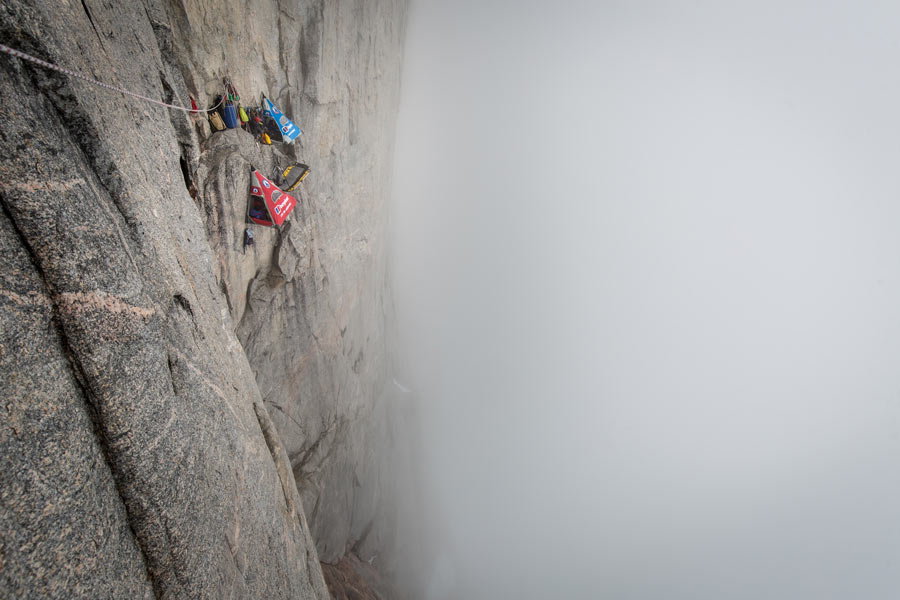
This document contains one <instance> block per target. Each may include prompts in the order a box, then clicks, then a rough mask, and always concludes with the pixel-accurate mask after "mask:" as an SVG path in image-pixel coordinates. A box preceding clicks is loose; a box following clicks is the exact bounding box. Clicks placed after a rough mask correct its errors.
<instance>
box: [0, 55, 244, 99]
mask: <svg viewBox="0 0 900 600" xmlns="http://www.w3.org/2000/svg"><path fill="white" fill-rule="evenodd" d="M0 51H2V52H5V53H6V54H9V55H10V56H15V57H16V58H20V59H22V60H27V61H28V62H32V63H34V64H36V65H39V66H41V67H44V68H45V69H50V70H51V71H57V72H59V73H65V74H66V75H70V76H72V77H77V78H78V79H81V80H82V81H86V82H88V83H91V84H93V85H98V86H100V87H102V88H106V89H108V90H112V91H114V92H119V93H121V94H125V95H126V96H131V97H132V98H137V99H138V100H143V101H145V102H151V103H153V104H158V105H159V106H164V107H165V108H171V109H174V110H183V111H184V112H192V113H196V112H212V111H214V110H216V109H217V108H219V106H221V105H222V103H223V102H225V98H226V97H227V94H223V95H222V99H221V100H220V101H219V103H218V104H216V105H215V106H213V107H212V108H197V109H194V108H190V107H185V106H179V105H178V104H168V103H166V102H160V101H159V100H154V99H153V98H148V97H147V96H141V95H140V94H135V93H134V92H129V91H128V90H126V89H122V88H120V87H116V86H114V85H109V84H108V83H103V82H102V81H98V80H96V79H94V78H92V77H88V76H87V75H82V74H81V73H78V72H77V71H72V70H71V69H66V68H65V67H60V66H59V65H54V64H53V63H50V62H47V61H46V60H41V59H40V58H38V57H36V56H32V55H30V54H28V53H27V52H22V51H21V50H16V49H15V48H10V47H9V46H6V45H5V44H0Z"/></svg>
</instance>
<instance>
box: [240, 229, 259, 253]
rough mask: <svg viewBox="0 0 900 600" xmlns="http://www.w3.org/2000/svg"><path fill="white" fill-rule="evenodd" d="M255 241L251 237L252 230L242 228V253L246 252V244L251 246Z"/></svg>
mask: <svg viewBox="0 0 900 600" xmlns="http://www.w3.org/2000/svg"><path fill="white" fill-rule="evenodd" d="M255 243H256V240H254V239H253V232H252V231H250V228H249V227H248V228H246V229H245V230H244V250H243V252H244V254H247V246H252V245H254V244H255Z"/></svg>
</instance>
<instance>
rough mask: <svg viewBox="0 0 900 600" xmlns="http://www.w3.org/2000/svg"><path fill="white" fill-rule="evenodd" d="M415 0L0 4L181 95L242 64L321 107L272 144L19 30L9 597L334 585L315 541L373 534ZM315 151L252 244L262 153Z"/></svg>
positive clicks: (10, 219) (27, 24) (4, 580)
mask: <svg viewBox="0 0 900 600" xmlns="http://www.w3.org/2000/svg"><path fill="white" fill-rule="evenodd" d="M51 4H52V5H51ZM404 18H405V2H403V1H383V2H364V1H362V0H357V1H355V2H281V1H274V0H271V1H266V0H260V1H259V2H249V1H247V2H231V3H220V2H204V1H197V2H183V3H182V2H178V1H175V0H170V1H167V0H145V1H143V2H138V3H124V4H123V3H110V2H104V1H101V0H83V1H79V2H74V1H72V0H68V1H61V2H59V3H48V4H47V5H43V4H37V3H34V4H33V3H30V2H22V1H20V0H10V1H9V2H6V3H4V5H3V6H2V7H0V37H2V39H3V40H4V42H5V43H8V44H9V45H13V46H16V47H18V48H20V49H22V50H25V51H28V52H30V53H32V54H35V55H37V56H40V57H42V58H45V59H48V60H51V61H53V62H57V63H59V64H62V65H64V66H67V67H70V68H73V69H76V70H79V71H82V72H84V73H86V74H88V75H91V76H94V77H97V78H99V79H102V80H104V81H107V82H109V83H112V84H115V85H119V86H123V87H126V88H128V89H131V90H134V91H136V92H139V93H142V94H145V95H148V96H151V97H156V98H162V99H174V100H176V101H178V102H185V101H186V97H187V94H188V93H192V94H194V95H195V97H197V98H199V99H200V100H201V102H205V101H209V100H210V99H211V96H212V95H213V94H214V93H215V92H216V91H217V90H218V87H219V86H218V84H217V83H216V82H217V81H220V80H221V77H222V75H225V74H229V75H230V76H231V77H232V79H233V80H234V82H235V84H236V85H237V86H238V89H239V91H240V92H241V94H242V95H243V96H244V98H245V100H246V99H248V98H250V97H253V98H255V99H258V97H259V95H260V94H261V93H263V92H265V93H267V94H268V96H269V97H270V98H272V99H273V100H274V101H275V102H276V103H278V104H279V106H280V107H281V108H282V109H283V110H284V111H285V112H286V113H287V114H289V115H291V116H292V117H294V119H295V120H296V121H297V122H298V124H300V126H301V127H303V128H304V130H305V135H304V136H303V137H302V138H301V141H300V142H299V143H298V144H296V145H295V146H293V147H289V146H278V145H276V146H272V147H265V146H264V147H260V146H258V145H257V144H256V143H255V142H254V141H253V140H252V138H251V137H250V136H249V135H248V134H246V133H244V132H242V131H226V132H223V133H217V134H210V132H209V129H208V126H207V125H206V124H205V123H200V124H195V123H193V122H192V121H191V119H190V118H189V117H188V115H186V114H185V113H178V112H173V111H167V110H164V109H160V108H156V107H153V106H150V105H147V104H143V103H140V102H137V101H133V100H129V99H125V98H123V97H121V96H119V95H117V94H114V93H110V92H109V91H107V90H103V89H100V88H96V87H93V86H90V85H87V84H84V83H81V82H79V81H77V80H71V79H70V78H69V77H67V76H64V75H60V74H56V73H52V72H48V71H45V70H42V69H40V68H37V67H32V66H29V65H26V64H23V63H21V62H19V61H17V60H15V59H13V58H11V57H8V56H6V55H3V56H0V70H2V77H0V113H2V114H0V118H2V119H3V123H4V126H3V129H2V131H0V151H2V152H3V155H4V157H5V159H6V160H5V161H4V162H3V164H2V166H0V203H2V214H0V249H2V250H3V254H4V265H3V268H2V270H0V308H2V310H0V377H2V382H3V384H2V389H0V402H2V404H3V410H4V411H5V416H8V418H5V419H4V420H3V421H2V423H0V460H2V465H0V468H2V472H0V478H2V481H0V529H2V533H0V595H4V596H16V597H29V596H31V597H72V596H73V595H74V596H87V597H127V598H138V597H151V596H153V595H154V594H155V595H156V596H161V597H173V598H176V597H177V598H180V597H210V598H220V597H266V598H322V597H327V592H326V591H325V588H324V582H323V579H322V575H321V571H320V569H319V565H318V559H319V555H321V558H322V559H323V560H327V561H334V560H337V559H338V558H340V557H341V556H342V555H344V553H345V552H346V551H348V550H351V549H354V550H355V551H356V553H357V554H359V555H360V557H362V558H363V559H364V560H370V559H371V560H374V561H377V560H381V559H380V558H379V557H380V556H382V554H383V551H384V550H385V549H386V548H389V546H390V544H391V540H390V535H389V532H390V531H391V528H392V525H391V520H390V510H389V507H390V504H389V503H388V501H387V500H388V495H389V482H390V481H391V478H390V476H389V475H390V474H389V472H388V467H387V466H386V463H385V461H384V460H382V459H383V457H385V456H387V453H388V452H389V451H390V445H391V441H390V436H389V435H388V422H387V418H386V415H387V402H386V400H387V397H388V392H387V390H386V386H385V382H386V381H389V378H388V376H387V374H388V373H389V371H390V364H389V363H390V360H389V355H388V352H387V347H388V340H387V337H388V334H387V329H386V327H385V322H386V317H387V315H388V314H389V312H390V301H389V295H388V293H387V290H386V284H385V281H386V268H387V267H386V261H385V228H386V219H387V212H386V202H387V194H388V188H389V183H390V158H391V155H392V135H393V125H394V113H395V111H396V108H397V102H398V92H399V72H400V51H401V41H402V33H403V23H404ZM298 159H299V160H301V161H302V162H306V163H307V164H309V165H311V166H312V169H313V173H312V175H311V176H310V178H309V179H308V180H307V181H306V182H304V184H302V186H303V187H302V190H301V191H300V197H301V204H300V206H299V207H298V208H297V210H296V211H295V213H294V215H293V216H292V218H291V221H290V225H289V226H288V227H285V228H284V229H283V230H282V231H277V230H274V229H271V230H266V229H262V228H259V227H256V228H255V232H256V239H257V245H256V247H255V248H252V249H251V250H249V251H248V252H247V254H246V255H244V254H242V253H241V237H242V232H243V229H244V227H245V226H246V224H245V223H244V213H245V210H246V198H247V195H246V194H247V186H248V181H249V179H248V176H249V166H250V165H251V164H252V165H254V166H256V167H257V168H259V169H261V170H263V171H264V172H266V173H267V174H274V172H275V169H276V167H277V166H279V165H285V164H287V163H289V162H293V161H295V160H298ZM183 170H184V171H185V172H186V173H187V176H188V179H189V180H190V181H189V182H186V181H185V179H184V178H183V175H182V173H183ZM186 183H190V184H192V185H193V186H194V187H195V188H196V189H197V191H198V194H197V195H196V199H194V198H192V197H191V195H190V194H189V193H188V190H187V189H186V187H187V186H186ZM257 383H258V385H257ZM301 498H302V500H301ZM304 505H305V507H306V512H305V513H304V510H303V506H304ZM307 514H308V515H309V521H310V527H307V520H306V515H307ZM310 529H311V530H312V533H310ZM316 546H317V547H318V552H317V550H316Z"/></svg>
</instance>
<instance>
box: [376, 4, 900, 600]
mask: <svg viewBox="0 0 900 600" xmlns="http://www.w3.org/2000/svg"><path fill="white" fill-rule="evenodd" d="M898 31H900V12H898V8H897V7H896V5H895V4H894V3H892V2H865V3H850V2H844V3H824V2H797V1H788V2H759V1H754V2H749V1H748V2H718V1H711V0H710V1H707V0H696V1H688V0H684V1H679V2H647V1H644V2H640V1H637V2H635V1H610V2H600V1H597V2H578V1H572V0H569V1H563V2H557V3H549V4H548V3H546V2H540V3H539V2H534V1H530V0H525V1H521V0H520V1H512V0H508V1H505V0H483V1H474V0H463V1H456V2H446V1H444V2H442V1H438V0H413V4H412V6H411V12H410V18H409V23H408V26H407V42H406V50H405V65H404V80H403V92H402V103H401V110H400V116H399V124H398V137H397V147H396V167H395V174H394V198H393V206H392V237H393V239H392V245H393V249H392V271H393V285H394V289H395V294H396V312H397V315H398V322H399V329H400V339H401V342H402V347H403V356H404V361H403V363H402V368H401V369H400V371H399V373H398V378H399V379H400V380H402V384H403V385H404V386H407V387H409V388H410V389H411V390H412V391H413V394H412V396H413V397H414V399H415V400H414V401H415V402H416V406H417V411H418V416H419V420H420V427H421V431H420V438H421V440H422V448H421V451H420V456H419V458H420V465H421V473H420V477H421V479H422V489H423V495H424V498H425V501H424V502H425V506H424V513H425V515H426V517H425V519H426V523H427V532H428V536H429V544H430V548H431V550H430V551H429V553H428V559H427V563H428V566H427V568H425V569H424V576H425V577H426V579H427V585H428V596H427V597H428V598H429V599H431V600H440V599H449V598H453V599H456V598H466V599H475V598H491V599H497V598H528V599H530V598H535V599H549V598H567V599H571V598H604V599H612V600H619V599H639V600H643V599H666V600H672V599H686V600H702V599H716V600H721V599H744V598H746V599H759V598H767V599H773V598H775V599H782V598H783V599H791V600H796V599H806V598H810V599H811V598H815V599H817V600H821V599H828V598H841V599H860V598H865V599H869V600H871V599H882V598H884V599H888V598H890V599H894V598H897V597H898V594H900V369H898V366H900V278H898V273H900V237H898V235H897V229H898V227H900V77H898V68H897V65H898V59H900V36H898V34H897V33H898Z"/></svg>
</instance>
